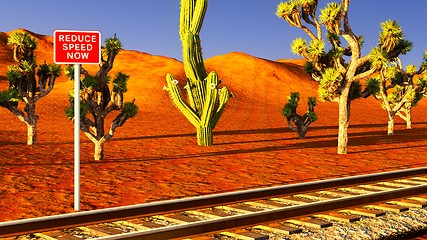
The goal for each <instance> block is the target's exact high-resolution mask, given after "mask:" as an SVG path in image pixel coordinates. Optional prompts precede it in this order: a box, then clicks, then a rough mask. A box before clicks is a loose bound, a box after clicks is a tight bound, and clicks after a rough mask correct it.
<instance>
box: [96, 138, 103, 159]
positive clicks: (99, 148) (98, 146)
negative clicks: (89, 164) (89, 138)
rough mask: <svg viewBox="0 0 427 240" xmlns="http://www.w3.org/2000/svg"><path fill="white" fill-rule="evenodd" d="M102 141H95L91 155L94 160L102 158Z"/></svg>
mask: <svg viewBox="0 0 427 240" xmlns="http://www.w3.org/2000/svg"><path fill="white" fill-rule="evenodd" d="M104 143H105V141H102V140H101V141H96V142H94V144H95V153H94V155H93V157H94V159H95V160H97V161H98V160H102V159H104Z"/></svg>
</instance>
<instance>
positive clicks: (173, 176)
mask: <svg viewBox="0 0 427 240" xmlns="http://www.w3.org/2000/svg"><path fill="white" fill-rule="evenodd" d="M36 37H37V39H38V41H39V45H38V46H39V47H40V48H41V50H40V51H39V52H36V53H37V54H38V58H37V59H39V60H40V61H42V60H43V59H51V56H52V40H51V38H50V37H46V36H41V35H37V36H36ZM6 39H7V34H0V45H1V46H0V60H1V61H0V63H1V64H0V65H1V68H0V89H4V88H6V87H7V85H8V83H7V80H6V78H5V74H4V71H5V68H6V67H5V66H7V65H8V64H11V50H10V49H8V48H7V45H6V44H5V41H6ZM301 64H302V62H301V61H279V62H273V61H268V60H265V59H259V58H254V57H252V56H249V55H246V54H243V53H230V54H226V55H222V56H218V57H214V58H211V59H208V60H207V61H206V65H207V69H208V71H211V70H212V69H214V70H216V71H217V72H218V74H219V76H220V78H221V79H222V80H223V84H222V85H224V86H227V87H229V89H230V90H231V92H232V93H233V94H234V97H233V98H231V99H230V100H229V102H228V104H227V107H226V109H225V111H224V113H223V115H222V117H221V119H220V120H219V123H218V125H217V127H216V128H215V130H214V146H210V147H200V146H197V141H196V136H195V129H194V127H193V126H192V125H191V124H190V123H189V122H188V121H187V120H186V119H185V118H184V116H183V115H182V114H181V113H180V112H179V111H178V110H177V109H176V108H175V107H174V106H173V105H172V103H171V101H170V99H169V96H168V93H166V92H164V91H162V87H163V85H164V84H165V75H166V73H167V72H170V73H172V74H173V75H174V76H176V77H177V78H178V79H181V80H182V79H183V70H182V63H180V62H179V61H177V60H174V59H170V58H166V57H161V56H152V55H149V54H145V53H140V52H135V51H123V52H121V53H120V54H119V55H118V57H117V59H116V62H115V67H114V71H112V74H114V72H117V71H119V70H120V71H124V72H125V73H127V74H129V75H130V76H131V79H130V80H129V81H130V82H129V86H128V88H129V92H127V93H126V94H125V98H126V99H127V101H131V100H132V99H133V98H135V99H136V104H137V105H138V106H139V113H138V115H137V116H136V117H135V118H133V119H130V120H128V121H127V122H126V123H125V124H124V125H123V126H122V127H120V128H118V129H117V131H116V133H115V136H114V138H113V139H112V140H111V141H109V142H107V143H106V146H105V159H104V160H102V161H94V160H93V157H92V156H93V144H92V143H91V142H90V141H89V140H88V139H87V138H86V136H85V135H84V134H81V141H82V144H81V209H82V210H83V211H84V210H92V209H101V208H107V207H116V206H123V205H130V204H139V203H146V202H152V201H160V200H166V199H176V198H183V197H189V196H199V195H204V194H212V193H219V192H226V191H235V190H242V189H251V188H259V187H268V186H276V185H282V184H290V183H299V182H306V181H313V180H319V179H328V178H334V177H342V176H352V175H358V174H366V173H375V172H382V171H390V170H396V169H405V168H415V167H421V166H427V161H426V160H427V121H426V119H427V110H426V108H427V100H425V99H424V100H422V101H421V102H420V103H419V105H418V106H417V107H415V108H414V109H413V129H412V130H406V125H405V124H404V122H403V120H401V119H398V118H397V119H396V126H395V130H396V131H395V135H393V136H387V134H386V131H387V115H386V112H385V111H384V110H382V109H381V104H380V103H379V102H378V101H375V100H374V99H373V98H368V99H362V100H356V101H354V102H353V104H352V106H351V108H352V109H351V110H352V111H351V122H350V129H349V153H348V154H347V155H338V154H336V146H337V132H338V124H337V122H338V121H337V120H338V111H337V109H338V108H337V104H336V103H319V105H318V106H317V107H316V109H315V111H316V112H317V113H318V117H319V120H318V121H317V122H315V123H313V124H312V125H311V127H310V129H309V132H308V134H307V137H306V138H305V139H298V138H297V134H296V133H294V132H292V131H291V130H290V129H289V128H288V127H287V124H286V122H285V118H284V117H283V116H282V115H281V110H282V108H283V106H284V104H285V102H286V97H287V96H288V95H289V93H290V92H291V91H299V92H301V102H300V106H299V108H298V110H299V112H301V113H302V112H304V111H306V109H307V108H306V99H307V96H316V86H317V85H316V83H314V82H313V81H311V80H309V79H308V77H307V76H306V75H304V73H303V70H302V66H301ZM87 69H88V70H89V71H91V72H92V73H94V70H96V66H91V67H89V66H88V67H87ZM182 82H183V81H180V84H181V85H182ZM222 85H221V86H220V87H222ZM72 87H73V83H72V82H71V81H67V80H66V79H64V77H62V78H60V79H58V81H57V83H56V84H55V88H54V90H53V91H52V93H51V94H49V95H48V96H47V97H45V98H43V99H41V100H40V101H39V103H38V105H37V109H36V111H37V113H38V114H39V116H40V119H39V122H38V135H37V144H36V145H34V146H27V145H26V131H27V130H26V125H25V124H24V123H22V122H20V121H19V120H18V119H17V118H16V117H15V116H13V115H12V114H11V113H10V112H8V111H7V110H6V109H4V108H0V119H1V124H0V221H9V220H15V219H23V218H32V217H40V216H48V215H54V214H61V213H69V212H73V211H74V210H73V200H74V198H73V189H74V187H73V173H74V172H73V123H72V121H70V120H68V119H67V118H66V116H65V113H64V111H65V109H66V108H67V107H68V106H69V102H68V96H67V95H68V93H69V91H70V90H72ZM114 117H115V116H111V117H110V119H109V121H110V122H111V119H113V118H114ZM107 122H108V121H107ZM106 126H107V127H108V124H107V125H106Z"/></svg>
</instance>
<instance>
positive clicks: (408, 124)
mask: <svg viewBox="0 0 427 240" xmlns="http://www.w3.org/2000/svg"><path fill="white" fill-rule="evenodd" d="M405 105H406V106H405V112H406V119H405V121H406V129H412V115H411V107H412V106H411V103H406V104H405Z"/></svg>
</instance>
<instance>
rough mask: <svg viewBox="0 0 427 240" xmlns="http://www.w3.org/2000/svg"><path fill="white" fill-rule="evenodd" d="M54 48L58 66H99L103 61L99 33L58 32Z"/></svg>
mask: <svg viewBox="0 0 427 240" xmlns="http://www.w3.org/2000/svg"><path fill="white" fill-rule="evenodd" d="M53 46H54V47H53V53H54V62H55V63H56V64H99V62H100V61H101V33H100V32H99V31H75V30H56V31H55V32H54V33H53Z"/></svg>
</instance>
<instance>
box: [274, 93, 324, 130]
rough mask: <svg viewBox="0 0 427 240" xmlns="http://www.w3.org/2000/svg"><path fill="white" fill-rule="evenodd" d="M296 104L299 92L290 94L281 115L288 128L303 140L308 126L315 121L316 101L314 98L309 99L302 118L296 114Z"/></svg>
mask: <svg viewBox="0 0 427 240" xmlns="http://www.w3.org/2000/svg"><path fill="white" fill-rule="evenodd" d="M298 102H299V92H292V93H291V95H290V96H289V97H288V102H287V103H286V104H285V107H284V108H283V110H282V114H283V115H284V116H285V117H286V119H287V121H288V126H289V128H290V129H291V130H292V131H295V132H297V133H298V137H299V138H305V135H306V133H307V131H308V126H310V124H311V123H313V122H315V121H316V120H317V114H316V113H315V112H314V107H315V106H316V105H317V101H316V98H314V97H309V98H308V111H307V112H306V113H305V114H304V115H302V116H301V115H299V114H298V113H297V107H298Z"/></svg>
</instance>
